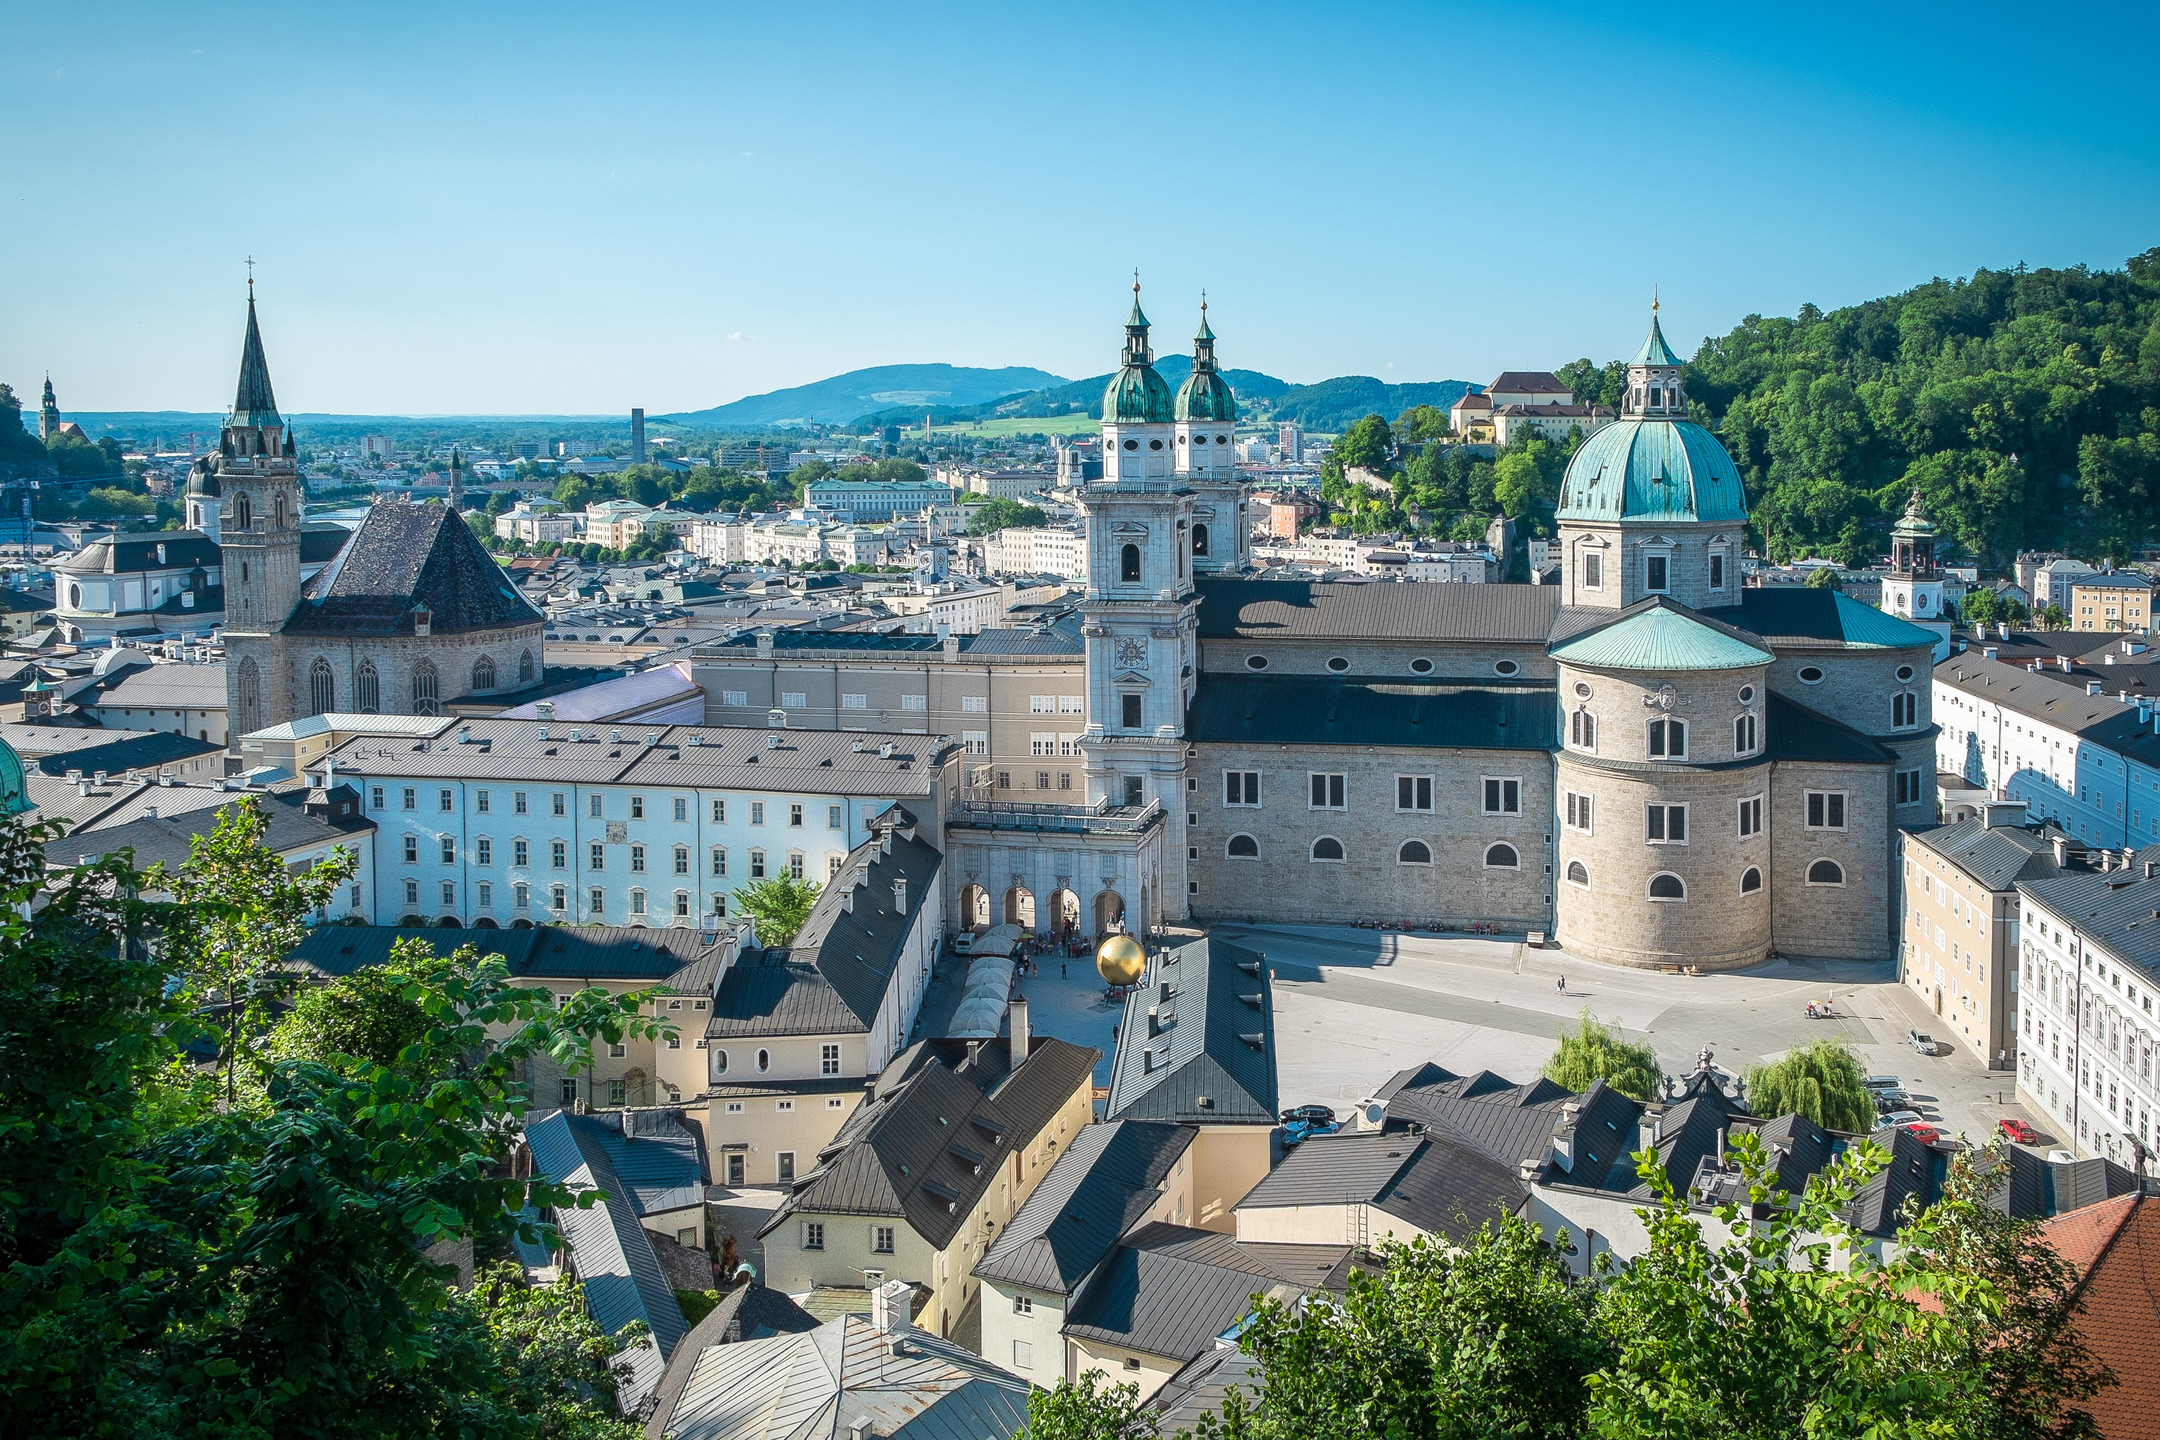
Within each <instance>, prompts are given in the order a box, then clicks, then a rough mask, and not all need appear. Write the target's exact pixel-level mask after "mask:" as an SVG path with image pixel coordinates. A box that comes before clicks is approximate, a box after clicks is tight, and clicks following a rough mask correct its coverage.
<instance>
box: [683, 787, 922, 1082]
mask: <svg viewBox="0 0 2160 1440" xmlns="http://www.w3.org/2000/svg"><path fill="white" fill-rule="evenodd" d="M874 828H875V829H876V831H877V833H875V834H873V835H872V836H871V838H870V839H868V840H866V841H864V842H863V843H862V844H860V845H858V846H856V847H855V849H854V850H852V851H850V852H849V853H848V857H847V859H846V860H845V861H844V862H843V863H842V864H841V867H840V873H839V875H838V876H837V877H835V879H834V880H833V882H832V883H831V884H829V885H827V886H826V887H825V888H824V889H823V890H822V891H820V892H819V894H818V897H817V900H816V903H814V904H813V905H812V906H811V907H810V914H809V916H808V918H806V919H805V920H804V921H803V926H802V929H801V930H800V931H798V932H797V934H796V936H795V943H794V945H793V946H792V947H791V948H790V949H789V950H788V951H787V952H786V955H787V959H786V962H785V963H780V964H773V963H768V964H763V965H738V966H736V967H735V968H734V969H732V970H731V971H729V972H728V976H727V978H726V979H725V980H723V981H722V982H721V985H720V1000H719V1004H717V1005H716V1006H714V1008H713V1018H712V1022H711V1024H710V1025H708V1026H707V1027H706V1031H705V1033H706V1034H707V1035H708V1036H711V1037H713V1038H715V1039H718V1038H722V1037H735V1036H750V1035H790V1034H820V1035H822V1034H832V1033H834V1032H836V1031H838V1032H850V1031H853V1032H867V1031H868V1030H869V1029H870V1027H871V1025H872V1024H874V1023H875V1022H876V1020H877V1017H878V1011H879V1009H880V1008H881V1007H882V1006H883V1005H884V1003H885V994H886V990H887V989H888V987H889V986H890V985H891V983H892V977H893V972H894V971H895V970H897V969H898V968H899V965H900V959H901V955H902V952H903V951H904V950H905V949H906V948H907V938H908V935H909V934H910V933H911V932H912V931H913V930H914V929H915V927H916V926H917V925H918V924H920V923H921V920H922V916H923V904H924V901H925V898H926V897H928V896H930V895H932V894H933V893H934V892H933V891H932V889H931V887H932V886H933V885H935V884H936V883H937V876H938V870H939V868H940V867H941V866H942V864H943V863H944V857H943V856H942V855H940V854H939V853H938V851H937V848H936V847H935V846H933V845H931V844H929V843H928V842H927V841H924V840H920V839H917V838H916V829H915V819H914V817H913V816H912V815H910V814H909V813H908V812H907V811H906V810H904V809H901V808H900V807H899V806H897V805H896V806H893V807H892V808H891V809H890V810H888V811H887V812H886V813H885V815H884V816H881V817H880V818H879V820H878V821H877V822H876V824H875V827H874ZM896 882H899V883H904V884H905V886H906V887H907V892H906V893H907V897H908V908H907V909H906V910H904V911H903V910H896V909H894V908H893V907H894V893H893V885H894V884H895V883H896Z"/></svg>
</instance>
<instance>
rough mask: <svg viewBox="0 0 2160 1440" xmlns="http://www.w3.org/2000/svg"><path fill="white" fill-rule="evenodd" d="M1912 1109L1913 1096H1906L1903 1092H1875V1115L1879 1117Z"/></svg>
mask: <svg viewBox="0 0 2160 1440" xmlns="http://www.w3.org/2000/svg"><path fill="white" fill-rule="evenodd" d="M1910 1109H1912V1096H1910V1095H1908V1094H1906V1093H1905V1092H1904V1091H1903V1090H1877V1091H1876V1092H1875V1113H1876V1114H1878V1115H1881V1114H1884V1113H1886V1112H1888V1111H1891V1110H1910Z"/></svg>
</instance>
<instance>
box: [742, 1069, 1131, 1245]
mask: <svg viewBox="0 0 2160 1440" xmlns="http://www.w3.org/2000/svg"><path fill="white" fill-rule="evenodd" d="M970 1047H974V1048H973V1054H972V1058H971V1055H970ZM1010 1047H1011V1041H1010V1040H1009V1039H997V1040H982V1041H965V1040H924V1041H921V1042H920V1043H918V1044H916V1045H914V1046H912V1047H911V1048H909V1049H908V1050H905V1051H903V1052H902V1053H901V1054H899V1055H897V1056H895V1057H894V1058H893V1061H892V1063H891V1064H889V1065H887V1066H886V1067H885V1070H884V1073H883V1074H881V1075H879V1076H878V1079H877V1086H876V1088H875V1089H874V1090H873V1091H872V1092H871V1094H870V1097H869V1098H868V1099H867V1100H865V1101H864V1102H863V1103H862V1104H860V1105H858V1106H856V1107H855V1109H854V1111H853V1112H852V1113H851V1114H849V1116H848V1118H847V1119H846V1120H844V1121H842V1122H841V1125H840V1129H839V1131H838V1132H837V1133H836V1134H835V1135H834V1136H833V1139H832V1143H831V1144H829V1145H827V1146H826V1147H825V1148H824V1149H823V1150H820V1151H819V1152H818V1159H817V1165H816V1167H815V1168H814V1169H812V1170H811V1171H810V1172H809V1173H808V1174H806V1175H803V1176H801V1177H800V1178H798V1179H797V1180H796V1182H795V1185H794V1188H793V1189H792V1190H790V1191H789V1193H788V1196H787V1198H786V1199H785V1200H783V1201H781V1202H780V1205H779V1207H778V1208H777V1209H775V1210H774V1211H773V1215H772V1218H771V1219H770V1220H768V1221H767V1222H766V1223H765V1226H764V1228H763V1229H761V1230H760V1231H759V1232H758V1234H759V1236H760V1237H763V1236H766V1235H770V1234H771V1233H772V1232H773V1231H774V1230H776V1229H778V1228H779V1227H780V1226H781V1225H783V1224H785V1223H787V1221H788V1220H789V1219H790V1218H792V1217H793V1216H795V1215H796V1214H798V1213H801V1214H807V1215H891V1216H896V1217H899V1218H901V1219H904V1220H906V1221H907V1223H908V1224H909V1225H910V1226H911V1227H913V1229H914V1230H915V1232H916V1233H917V1234H919V1235H921V1236H922V1237H923V1238H924V1239H925V1240H927V1241H928V1242H929V1243H930V1245H931V1247H932V1248H933V1249H938V1250H942V1249H944V1248H945V1246H946V1245H947V1244H949V1243H950V1242H951V1240H952V1237H953V1236H954V1235H956V1234H958V1233H959V1230H960V1226H961V1224H962V1223H963V1222H964V1221H965V1220H966V1218H967V1212H968V1210H969V1208H970V1207H971V1206H973V1205H974V1203H975V1201H976V1199H977V1198H978V1197H979V1196H981V1195H982V1193H983V1192H984V1191H985V1190H986V1189H988V1188H989V1187H990V1186H991V1185H992V1184H993V1183H995V1182H996V1180H997V1178H998V1173H999V1167H1000V1166H1001V1165H1002V1164H1003V1162H1004V1161H1005V1159H1006V1157H1007V1156H1009V1155H1010V1154H1011V1153H1012V1152H1013V1151H1014V1150H1016V1149H1019V1148H1022V1147H1024V1146H1025V1145H1027V1144H1028V1143H1029V1142H1031V1141H1032V1140H1033V1139H1034V1138H1035V1136H1036V1135H1037V1134H1039V1133H1040V1132H1041V1130H1042V1128H1043V1126H1044V1125H1045V1124H1047V1123H1048V1122H1049V1121H1050V1119H1051V1118H1052V1117H1053V1116H1055V1115H1056V1114H1057V1112H1058V1110H1059V1109H1060V1107H1062V1106H1063V1105H1064V1104H1065V1103H1066V1102H1067V1101H1068V1100H1070V1099H1071V1098H1072V1096H1073V1093H1074V1092H1075V1091H1077V1090H1079V1089H1081V1088H1082V1087H1084V1086H1086V1085H1088V1084H1089V1083H1090V1082H1091V1080H1092V1079H1093V1076H1094V1072H1095V1062H1096V1061H1097V1060H1099V1059H1101V1058H1102V1052H1101V1051H1099V1050H1092V1049H1082V1048H1081V1047H1079V1046H1077V1045H1073V1044H1069V1043H1068V1042H1066V1041H1063V1040H1057V1039H1037V1040H1036V1041H1035V1042H1034V1043H1033V1045H1032V1047H1031V1048H1030V1049H1029V1051H1028V1057H1027V1059H1026V1060H1025V1061H1024V1062H1023V1063H1022V1064H1021V1066H1020V1068H1019V1069H1018V1070H1014V1069H1013V1068H1012V1066H1011V1060H1010V1056H1011V1048H1010Z"/></svg>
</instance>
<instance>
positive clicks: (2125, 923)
mask: <svg viewBox="0 0 2160 1440" xmlns="http://www.w3.org/2000/svg"><path fill="white" fill-rule="evenodd" d="M2155 860H2160V845H2148V846H2146V847H2145V848H2144V849H2143V850H2140V851H2138V852H2137V854H2136V855H2135V856H2133V857H2132V862H2131V865H2130V867H2129V868H2128V869H2117V870H2107V871H2098V870H2095V871H2079V872H2075V873H2072V874H2068V875H2058V876H2056V877H2055V878H2053V879H2050V880H2024V881H2020V882H2018V887H2017V888H2018V893H2019V894H2021V895H2024V896H2027V897H2028V898H2029V899H2031V900H2033V901H2036V902H2037V903H2039V904H2041V905H2044V906H2046V907H2047V908H2048V909H2049V910H2051V911H2053V912H2054V913H2055V914H2056V915H2058V916H2060V917H2062V918H2063V919H2064V920H2065V921H2068V922H2069V923H2071V924H2074V925H2076V926H2077V928H2078V934H2080V935H2081V936H2083V937H2084V939H2085V942H2086V943H2087V944H2089V945H2098V946H2099V947H2100V948H2101V949H2103V950H2105V951H2106V952H2107V953H2108V954H2110V955H2112V956H2114V957H2115V958H2116V959H2117V960H2119V961H2121V962H2122V963H2123V964H2125V965H2135V966H2137V967H2138V968H2139V969H2140V970H2143V971H2144V972H2145V973H2146V974H2147V975H2152V976H2160V880H2147V879H2145V878H2144V876H2145V864H2146V862H2148V861H2155Z"/></svg>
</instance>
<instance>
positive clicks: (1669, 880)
mask: <svg viewBox="0 0 2160 1440" xmlns="http://www.w3.org/2000/svg"><path fill="white" fill-rule="evenodd" d="M1650 898H1651V899H1652V900H1685V899H1687V885H1686V884H1685V883H1684V882H1682V880H1681V879H1680V877H1679V876H1678V875H1675V874H1673V873H1672V871H1670V870H1664V871H1660V872H1659V873H1658V874H1655V875H1652V876H1651V877H1650Z"/></svg>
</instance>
